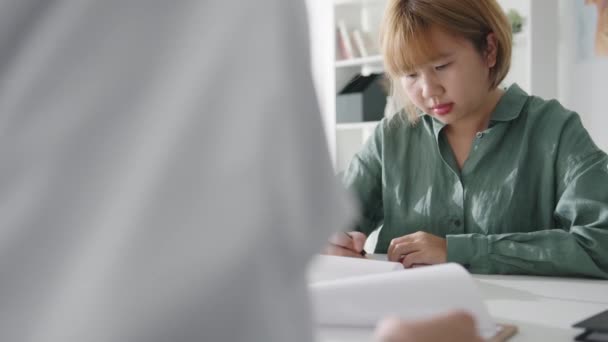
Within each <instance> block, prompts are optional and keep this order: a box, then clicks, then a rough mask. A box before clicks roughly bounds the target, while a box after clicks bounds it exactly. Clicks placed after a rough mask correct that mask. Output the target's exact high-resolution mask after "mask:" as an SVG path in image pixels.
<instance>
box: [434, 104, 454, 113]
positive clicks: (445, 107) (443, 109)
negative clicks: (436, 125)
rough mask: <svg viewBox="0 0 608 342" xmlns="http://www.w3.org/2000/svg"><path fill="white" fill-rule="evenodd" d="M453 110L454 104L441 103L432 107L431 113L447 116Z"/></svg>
mask: <svg viewBox="0 0 608 342" xmlns="http://www.w3.org/2000/svg"><path fill="white" fill-rule="evenodd" d="M452 108H454V103H443V104H440V105H438V106H435V107H433V113H435V114H436V115H447V114H449V113H450V112H451V111H452Z"/></svg>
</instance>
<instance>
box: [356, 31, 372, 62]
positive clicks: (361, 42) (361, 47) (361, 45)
mask: <svg viewBox="0 0 608 342" xmlns="http://www.w3.org/2000/svg"><path fill="white" fill-rule="evenodd" d="M353 40H354V41H355V46H356V47H357V51H358V52H359V56H361V57H368V56H369V53H368V52H367V47H366V43H365V39H364V38H363V34H362V33H361V31H360V30H357V29H355V30H353Z"/></svg>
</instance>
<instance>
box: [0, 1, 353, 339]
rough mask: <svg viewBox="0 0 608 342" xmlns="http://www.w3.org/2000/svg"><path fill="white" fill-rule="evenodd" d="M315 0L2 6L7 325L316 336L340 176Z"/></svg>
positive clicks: (152, 333)
mask: <svg viewBox="0 0 608 342" xmlns="http://www.w3.org/2000/svg"><path fill="white" fill-rule="evenodd" d="M305 13H306V11H305V8H304V4H303V3H302V2H300V1H283V0H262V1H260V0H256V1H200V0H179V1H158V0H150V1H134V0H121V1H117V0H104V1H94V0H73V1H70V0H65V1H62V0H58V1H48V0H7V1H3V2H2V3H1V4H0V53H2V58H1V59H0V129H1V134H0V151H1V152H0V303H1V304H0V340H1V341H30V342H38V341H45V342H49V341H52V342H55V341H57V342H59V341H61V342H70V341H78V342H83V341H86V342H112V341H116V342H127V341H128V342H132V341H147V342H148V341H307V342H308V341H311V340H312V339H313V336H312V328H311V323H310V318H309V303H308V298H307V294H306V285H305V284H306V282H305V268H306V263H307V262H308V260H309V258H310V257H311V256H312V254H313V253H314V252H316V251H318V250H320V249H321V246H322V245H323V244H324V242H325V240H326V238H327V236H328V235H329V232H330V230H331V229H338V228H341V227H342V228H343V227H345V225H346V224H347V218H349V217H350V216H351V215H350V213H352V210H351V206H350V204H349V202H348V201H347V200H345V198H343V197H342V196H343V194H342V193H341V192H340V190H339V185H338V184H336V183H335V181H334V178H333V173H332V170H331V166H330V163H329V157H328V155H327V151H326V145H325V139H324V137H323V133H322V127H321V120H320V117H319V113H318V108H317V103H316V100H315V98H314V93H313V88H312V80H311V79H310V77H311V76H310V70H309V52H308V50H307V45H308V41H307V39H308V37H307V27H306V22H305V21H306V18H305Z"/></svg>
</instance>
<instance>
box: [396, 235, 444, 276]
mask: <svg viewBox="0 0 608 342" xmlns="http://www.w3.org/2000/svg"><path fill="white" fill-rule="evenodd" d="M447 249H448V248H447V241H446V240H445V239H443V238H440V237H438V236H435V235H433V234H429V233H425V232H416V233H413V234H409V235H404V236H402V237H398V238H394V239H393V240H391V243H390V245H389V247H388V253H387V256H388V260H390V261H397V262H401V263H402V264H403V266H405V267H406V268H410V267H415V266H421V265H433V264H442V263H444V262H446V261H447V254H448V252H447Z"/></svg>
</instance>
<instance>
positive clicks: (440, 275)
mask: <svg viewBox="0 0 608 342" xmlns="http://www.w3.org/2000/svg"><path fill="white" fill-rule="evenodd" d="M308 277H309V284H310V288H311V292H312V298H313V307H314V312H315V318H316V321H317V323H318V324H321V325H330V326H351V327H373V326H374V325H375V324H376V323H377V322H378V321H379V320H380V319H381V318H383V317H386V316H389V315H392V316H397V317H401V318H403V319H414V320H416V319H422V318H427V317H431V316H434V315H436V314H440V313H444V312H447V311H451V310H456V309H459V310H465V311H467V312H469V313H471V314H472V315H473V317H474V318H475V320H476V322H477V328H478V331H479V334H480V335H481V336H483V337H485V338H491V337H493V336H495V335H496V333H497V332H498V331H499V330H500V327H499V326H498V325H497V324H496V323H495V322H494V320H493V319H492V317H490V315H489V313H488V310H487V308H486V306H485V304H484V303H483V301H482V299H481V296H480V295H479V293H478V290H477V285H476V284H475V282H474V280H473V278H472V277H471V275H470V274H469V273H468V272H467V270H465V269H464V268H463V267H462V266H460V265H458V264H443V265H435V266H426V267H421V268H416V269H403V266H402V265H401V264H399V263H394V262H388V261H378V260H366V259H355V258H343V257H334V256H319V257H317V258H316V259H315V261H314V262H313V264H312V266H311V268H310V270H309V274H308Z"/></svg>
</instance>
